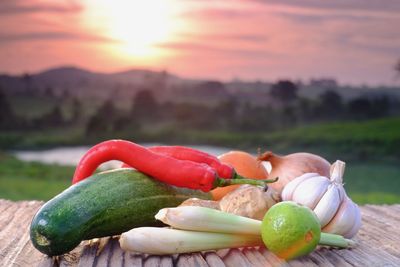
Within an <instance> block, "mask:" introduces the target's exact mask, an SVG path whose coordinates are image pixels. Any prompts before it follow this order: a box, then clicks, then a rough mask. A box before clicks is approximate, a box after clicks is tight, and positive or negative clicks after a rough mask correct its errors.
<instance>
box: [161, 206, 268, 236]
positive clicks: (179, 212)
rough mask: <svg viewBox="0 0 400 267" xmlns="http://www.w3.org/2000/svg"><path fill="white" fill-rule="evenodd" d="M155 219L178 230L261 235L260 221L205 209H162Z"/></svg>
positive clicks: (181, 207) (187, 207) (185, 207)
mask: <svg viewBox="0 0 400 267" xmlns="http://www.w3.org/2000/svg"><path fill="white" fill-rule="evenodd" d="M155 218H156V219H157V220H160V221H162V222H163V223H165V224H168V225H170V226H172V227H173V228H176V229H183V230H192V231H203V232H216V233H228V234H244V235H260V234H261V221H259V220H254V219H250V218H247V217H243V216H238V215H235V214H232V213H227V212H223V211H219V210H214V209H209V208H205V207H195V206H180V207H177V208H165V209H161V210H160V211H159V212H158V213H157V214H156V215H155Z"/></svg>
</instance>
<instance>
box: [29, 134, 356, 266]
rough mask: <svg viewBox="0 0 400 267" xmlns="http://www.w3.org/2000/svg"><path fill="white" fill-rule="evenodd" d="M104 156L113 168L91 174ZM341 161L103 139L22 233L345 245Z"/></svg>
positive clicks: (230, 244)
mask: <svg viewBox="0 0 400 267" xmlns="http://www.w3.org/2000/svg"><path fill="white" fill-rule="evenodd" d="M109 160H120V161H122V162H123V165H122V168H120V169H117V170H112V171H107V172H102V173H98V174H94V175H93V173H94V171H95V170H96V169H97V167H98V166H99V165H100V164H102V163H104V162H106V161H109ZM263 161H269V163H270V164H271V165H272V171H271V172H270V173H269V174H268V172H267V170H266V168H265V167H264V165H263V164H262V162H263ZM344 166H345V164H344V162H341V161H337V162H335V163H334V164H333V165H332V166H331V165H330V164H329V162H327V161H326V160H325V159H323V158H321V157H319V156H317V155H313V154H309V153H295V154H291V155H288V156H285V157H279V156H276V155H274V154H273V153H272V152H266V153H264V154H261V155H259V157H258V158H257V157H254V156H252V155H250V154H248V153H246V152H243V151H232V152H229V153H227V154H224V155H221V156H220V157H218V158H217V157H214V156H212V155H209V154H207V153H204V152H202V151H199V150H195V149H192V148H188V147H182V146H155V147H150V148H145V147H143V146H140V145H138V144H135V143H132V142H129V141H124V140H110V141H105V142H102V143H100V144H98V145H96V146H94V147H93V148H91V149H90V150H89V151H88V152H87V153H86V154H85V155H84V157H83V158H82V159H81V161H80V162H79V164H78V166H77V168H76V171H75V174H74V177H73V179H72V184H73V185H72V186H70V187H69V188H68V189H66V190H65V191H63V192H62V193H61V194H59V195H58V196H56V197H55V198H53V199H52V200H50V201H49V202H47V203H46V204H45V205H44V206H43V207H42V208H41V209H40V210H39V211H38V212H37V214H36V215H35V217H34V218H33V220H32V223H31V229H30V234H31V240H32V243H33V244H34V246H35V247H36V248H37V249H38V250H39V251H41V252H42V253H45V254H47V255H50V256H54V255H61V254H64V253H67V252H69V251H71V250H72V249H74V248H75V247H76V246H78V245H79V243H80V242H81V241H83V240H89V239H92V238H97V237H104V236H113V235H121V237H120V244H121V248H122V249H125V250H128V251H135V252H142V253H149V254H174V253H186V252H195V251H203V250H214V249H221V248H236V247H246V246H261V245H265V246H266V247H267V248H268V249H269V250H270V251H272V252H273V253H275V254H276V255H278V256H279V257H281V258H284V259H292V258H295V257H298V256H303V255H306V254H308V253H310V252H312V251H313V250H314V249H315V248H316V246H317V245H318V244H319V245H327V246H334V247H339V248H347V247H350V246H354V244H355V242H354V241H352V240H350V239H347V238H351V237H353V236H354V235H355V234H356V233H357V231H358V230H359V228H360V226H361V214H360V211H359V208H358V206H357V205H356V204H355V203H354V202H352V201H351V200H350V198H349V197H348V196H347V195H346V193H345V190H344V188H343V184H342V182H343V180H342V177H343V173H344ZM269 177H272V178H273V179H268V178H269ZM268 185H270V186H268ZM282 200H283V202H281V201H282ZM163 223H164V224H166V225H169V226H170V228H165V227H160V226H162V225H163ZM154 226H158V227H154ZM321 231H322V232H321Z"/></svg>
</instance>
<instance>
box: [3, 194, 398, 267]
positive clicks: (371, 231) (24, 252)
mask: <svg viewBox="0 0 400 267" xmlns="http://www.w3.org/2000/svg"><path fill="white" fill-rule="evenodd" d="M42 204H43V202H39V201H20V202H12V201H8V200H3V199H0V266H2V267H3V266H6V267H7V266H17V267H24V266H41V267H53V266H60V267H78V266H82V267H95V266H96V267H103V266H104V267H108V266H110V267H120V266H121V267H125V266H126V267H128V266H133V267H142V266H145V267H172V266H179V267H184V266H198V267H203V266H204V267H206V266H211V267H225V266H227V267H239V266H240V267H246V266H255V267H261V266H274V267H275V266H279V267H281V266H285V267H286V266H326V267H333V266H335V267H336V266H344V267H347V266H400V205H382V206H376V205H365V206H362V207H361V212H362V218H363V219H362V223H363V225H362V227H361V229H360V231H359V233H358V234H357V236H356V237H355V238H354V240H356V241H357V242H358V245H357V247H355V248H353V249H342V250H339V249H331V248H326V247H319V248H318V249H317V250H316V251H314V252H313V253H311V254H310V255H308V256H305V257H302V258H298V259H296V260H292V261H289V262H285V261H282V260H281V259H279V258H277V257H276V256H275V255H274V254H272V253H271V252H269V251H268V250H267V249H265V247H254V248H243V249H231V250H228V249H223V250H218V251H215V252H213V251H209V252H201V253H191V254H181V255H171V256H154V255H143V254H138V253H131V252H125V251H123V250H121V248H120V246H119V243H118V238H107V239H105V238H103V239H98V240H91V241H90V242H89V241H85V242H82V243H81V244H80V245H79V246H78V247H77V248H75V249H74V250H73V251H71V252H70V253H68V254H65V255H62V256H59V257H53V258H49V257H47V256H45V255H43V254H41V253H40V252H38V251H37V250H36V249H35V248H34V247H33V246H32V244H31V242H30V240H29V225H30V222H31V220H32V217H33V215H34V214H35V212H36V211H37V210H38V209H39V207H40V206H41V205H42Z"/></svg>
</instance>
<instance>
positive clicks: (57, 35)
mask: <svg viewBox="0 0 400 267" xmlns="http://www.w3.org/2000/svg"><path fill="white" fill-rule="evenodd" d="M35 40H40V41H42V40H79V41H89V42H118V41H117V40H114V39H111V38H108V37H103V36H97V35H87V34H86V35H84V34H75V33H70V32H29V33H0V43H8V42H20V41H35Z"/></svg>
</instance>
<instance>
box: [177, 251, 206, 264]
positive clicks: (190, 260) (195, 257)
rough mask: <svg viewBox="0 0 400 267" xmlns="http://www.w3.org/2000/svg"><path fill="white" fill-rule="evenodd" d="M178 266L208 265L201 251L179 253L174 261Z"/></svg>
mask: <svg viewBox="0 0 400 267" xmlns="http://www.w3.org/2000/svg"><path fill="white" fill-rule="evenodd" d="M176 266H178V267H186V266H196V267H208V266H209V265H208V263H207V261H206V260H205V259H204V258H203V256H202V255H201V253H191V254H186V253H185V254H181V255H179V257H178V261H177V263H176Z"/></svg>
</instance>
